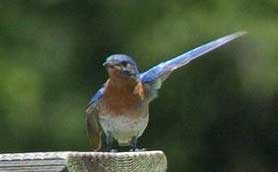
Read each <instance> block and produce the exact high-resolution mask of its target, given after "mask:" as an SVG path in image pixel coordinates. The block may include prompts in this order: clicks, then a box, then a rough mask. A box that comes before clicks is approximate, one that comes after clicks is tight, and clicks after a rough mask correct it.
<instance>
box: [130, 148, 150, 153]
mask: <svg viewBox="0 0 278 172" xmlns="http://www.w3.org/2000/svg"><path fill="white" fill-rule="evenodd" d="M146 150H147V149H146V148H142V149H139V148H136V149H130V150H129V152H144V151H146Z"/></svg>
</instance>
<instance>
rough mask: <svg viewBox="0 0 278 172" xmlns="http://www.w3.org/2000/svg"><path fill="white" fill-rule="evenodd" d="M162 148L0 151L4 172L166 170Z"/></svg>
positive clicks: (132, 171)
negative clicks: (141, 149)
mask: <svg viewBox="0 0 278 172" xmlns="http://www.w3.org/2000/svg"><path fill="white" fill-rule="evenodd" d="M166 169H167V159H166V156H165V154H164V153H163V152H162V151H145V152H119V153H104V152H45V153H16V154H0V171H1V172H2V171H5V172H10V171H14V172H27V171H28V172H35V171H40V172H50V171H52V172H54V171H56V172H66V171H68V172H85V171H86V172H166Z"/></svg>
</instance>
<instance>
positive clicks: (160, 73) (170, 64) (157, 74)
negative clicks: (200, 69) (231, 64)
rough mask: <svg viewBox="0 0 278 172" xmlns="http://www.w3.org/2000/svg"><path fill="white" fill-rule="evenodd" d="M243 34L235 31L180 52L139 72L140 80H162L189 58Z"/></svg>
mask: <svg viewBox="0 0 278 172" xmlns="http://www.w3.org/2000/svg"><path fill="white" fill-rule="evenodd" d="M244 34H246V32H236V33H233V34H230V35H227V36H224V37H222V38H219V39H217V40H214V41H211V42H209V43H207V44H204V45H202V46H200V47H197V48H195V49H193V50H191V51H188V52H186V53H184V54H181V55H179V56H177V57H175V58H173V59H170V60H168V61H166V62H163V63H160V64H159V65H157V66H154V67H152V68H151V69H149V70H148V71H146V72H144V73H142V74H140V76H139V77H140V80H141V82H142V83H151V82H155V81H157V80H159V81H160V82H163V81H164V80H165V79H166V78H167V77H168V75H169V74H170V73H171V72H172V71H173V70H175V69H177V68H179V67H182V66H184V65H186V64H188V63H189V62H190V61H191V60H194V59H196V58H198V57H200V56H202V55H204V54H206V53H208V52H210V51H212V50H214V49H216V48H218V47H220V46H222V45H224V44H226V43H228V42H230V41H232V40H234V39H236V38H238V37H240V36H242V35H244Z"/></svg>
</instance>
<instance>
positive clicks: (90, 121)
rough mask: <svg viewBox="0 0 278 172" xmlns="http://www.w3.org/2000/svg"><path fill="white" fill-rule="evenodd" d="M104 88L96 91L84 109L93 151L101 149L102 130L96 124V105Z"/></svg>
mask: <svg viewBox="0 0 278 172" xmlns="http://www.w3.org/2000/svg"><path fill="white" fill-rule="evenodd" d="M103 91H104V88H101V89H100V90H98V92H97V93H96V94H95V95H94V96H93V97H92V98H91V100H90V102H89V104H88V107H87V109H86V124H87V134H88V137H89V141H90V144H91V146H92V147H93V149H94V150H95V151H98V150H100V149H101V134H102V130H101V128H100V125H99V123H98V110H97V108H96V104H97V102H98V101H99V99H100V98H101V97H102V95H103Z"/></svg>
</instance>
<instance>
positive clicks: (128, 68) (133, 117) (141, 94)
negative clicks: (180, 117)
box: [86, 32, 246, 151]
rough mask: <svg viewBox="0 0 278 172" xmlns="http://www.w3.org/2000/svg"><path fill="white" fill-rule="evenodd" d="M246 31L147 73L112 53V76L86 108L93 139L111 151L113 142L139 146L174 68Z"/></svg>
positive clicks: (98, 146) (97, 146) (94, 143)
mask: <svg viewBox="0 0 278 172" xmlns="http://www.w3.org/2000/svg"><path fill="white" fill-rule="evenodd" d="M245 33H246V32H236V33H234V34H230V35H227V36H225V37H222V38H219V39H217V40H214V41H211V42H209V43H207V44H204V45H202V46H200V47H198V48H195V49H193V50H191V51H188V52H186V53H184V54H181V55H180V56H177V57H175V58H172V59H170V60H168V61H165V62H162V63H160V64H158V65H156V66H154V67H152V68H150V69H149V70H147V71H146V72H143V73H139V71H138V68H137V65H136V63H135V61H133V60H132V59H131V58H130V57H129V56H127V55H124V54H114V55H111V56H109V57H108V58H107V59H106V61H105V63H104V64H103V65H104V66H105V67H106V68H107V70H108V73H109V79H108V80H107V81H106V82H105V84H104V85H103V87H102V88H101V89H99V90H98V91H97V93H96V94H95V95H94V96H93V97H92V98H91V100H90V102H89V104H88V107H87V109H86V122H87V130H88V136H89V140H90V142H91V144H92V146H93V148H94V149H95V150H96V151H100V150H103V144H102V140H103V139H102V138H105V139H104V140H105V146H106V150H107V151H111V150H112V146H113V142H114V141H117V143H118V145H119V146H131V147H132V149H133V150H134V151H135V150H136V149H137V140H138V138H139V137H140V136H141V135H142V134H143V132H144V130H145V128H146V127H147V125H148V121H149V104H150V102H151V101H152V100H153V99H154V98H156V97H157V92H158V90H159V88H160V87H161V84H162V82H163V81H165V80H166V79H167V78H168V76H169V75H170V74H171V72H172V71H174V70H175V69H177V68H179V67H182V66H184V65H186V64H188V63H189V62H190V61H191V60H193V59H196V58H197V57H200V56H201V55H203V54H206V53H208V52H210V51H212V50H214V49H216V48H218V47H220V46H222V45H224V44H226V43H228V42H230V41H232V40H233V39H235V38H238V37H239V36H242V35H244V34H245Z"/></svg>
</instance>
